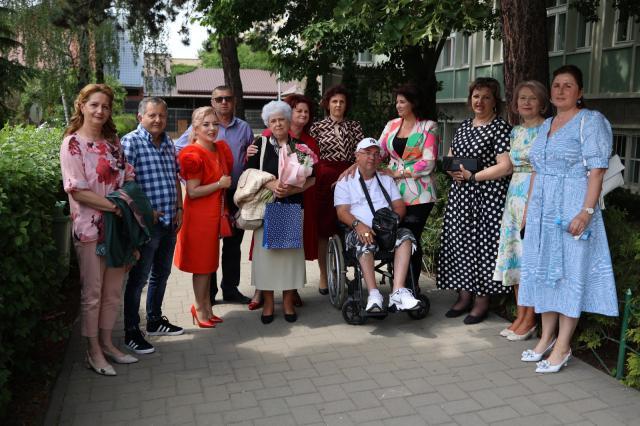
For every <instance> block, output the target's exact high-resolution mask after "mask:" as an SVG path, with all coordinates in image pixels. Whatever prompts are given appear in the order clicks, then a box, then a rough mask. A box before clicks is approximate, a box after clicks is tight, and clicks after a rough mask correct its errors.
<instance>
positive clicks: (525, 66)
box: [500, 0, 549, 124]
mask: <svg viewBox="0 0 640 426" xmlns="http://www.w3.org/2000/svg"><path fill="white" fill-rule="evenodd" d="M500 8H501V10H502V50H503V57H504V94H505V99H506V101H507V105H510V104H511V100H512V97H513V90H514V89H515V86H516V85H517V84H518V83H520V82H521V81H525V80H538V81H539V82H541V83H542V84H544V85H545V86H547V87H549V54H548V53H547V52H548V51H549V50H548V48H547V37H546V34H547V32H546V31H545V24H546V18H547V8H546V1H545V0H500ZM508 116H509V121H510V122H511V123H513V124H515V123H518V116H517V114H515V113H514V112H513V111H511V109H510V108H508Z"/></svg>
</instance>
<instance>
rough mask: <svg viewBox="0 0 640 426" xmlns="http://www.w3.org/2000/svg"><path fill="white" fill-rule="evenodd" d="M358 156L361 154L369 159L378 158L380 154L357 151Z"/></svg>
mask: <svg viewBox="0 0 640 426" xmlns="http://www.w3.org/2000/svg"><path fill="white" fill-rule="evenodd" d="M358 154H362V155H365V156H367V157H369V158H380V153H379V152H376V151H374V152H369V151H358Z"/></svg>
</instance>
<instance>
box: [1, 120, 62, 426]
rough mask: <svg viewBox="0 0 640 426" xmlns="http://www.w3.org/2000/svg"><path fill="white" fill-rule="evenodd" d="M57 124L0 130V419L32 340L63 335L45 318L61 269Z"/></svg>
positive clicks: (26, 367)
mask: <svg viewBox="0 0 640 426" xmlns="http://www.w3.org/2000/svg"><path fill="white" fill-rule="evenodd" d="M61 140H62V130H61V129H50V128H42V129H36V128H34V127H22V126H17V127H9V126H7V127H5V128H3V129H2V130H0V217H1V218H2V220H0V235H1V237H0V253H2V256H0V277H2V280H3V283H2V285H1V286H0V347H2V350H1V351H0V418H2V414H3V412H4V411H5V410H6V407H7V402H8V401H9V399H10V397H11V395H9V391H8V386H7V384H8V382H9V380H10V379H11V375H12V374H13V373H14V372H16V371H17V370H21V371H33V370H34V369H35V368H36V367H37V364H35V363H33V362H32V361H30V359H32V357H31V356H30V350H31V349H32V348H33V346H34V342H37V341H39V340H41V339H44V338H46V339H52V338H54V339H55V338H56V337H58V336H60V335H61V330H60V329H59V328H57V326H56V324H57V323H56V322H55V321H43V320H42V318H43V316H44V315H45V314H47V309H51V308H50V306H52V305H53V304H54V303H55V302H56V301H57V300H58V298H59V294H60V288H61V282H62V280H61V272H60V271H61V270H62V268H60V267H59V266H60V264H59V260H58V255H57V252H56V248H55V243H54V241H53V237H52V219H53V218H52V216H53V211H54V205H55V203H56V200H58V199H63V198H66V197H64V194H63V193H62V191H61V185H60V165H59V159H58V157H59V154H58V152H59V147H60V143H61Z"/></svg>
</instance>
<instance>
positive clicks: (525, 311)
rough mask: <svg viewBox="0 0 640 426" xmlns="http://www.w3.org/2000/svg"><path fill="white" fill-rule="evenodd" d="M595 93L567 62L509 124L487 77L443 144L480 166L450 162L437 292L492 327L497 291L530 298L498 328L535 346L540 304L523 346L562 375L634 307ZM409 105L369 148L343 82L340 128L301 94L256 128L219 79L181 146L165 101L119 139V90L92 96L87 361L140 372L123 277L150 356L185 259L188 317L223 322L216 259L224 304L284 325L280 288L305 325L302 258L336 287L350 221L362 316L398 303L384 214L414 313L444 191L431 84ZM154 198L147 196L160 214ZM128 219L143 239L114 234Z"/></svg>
mask: <svg viewBox="0 0 640 426" xmlns="http://www.w3.org/2000/svg"><path fill="white" fill-rule="evenodd" d="M582 87H583V84H582V74H581V72H580V70H579V69H578V68H577V67H575V66H571V65H567V66H563V67H561V68H560V69H558V70H556V71H555V72H554V77H553V82H552V86H551V104H552V105H553V107H554V109H555V115H553V116H552V117H551V118H548V119H545V116H546V115H547V112H548V110H549V109H550V105H549V97H548V95H547V91H546V89H545V87H544V86H543V85H542V84H540V83H539V82H536V81H526V82H522V83H520V84H519V85H518V86H517V87H516V89H515V91H514V96H513V102H512V105H510V107H511V108H512V110H513V111H514V112H516V113H517V114H518V115H519V117H520V123H518V124H517V125H516V126H515V127H513V128H512V127H511V126H510V125H509V124H508V123H507V122H506V121H505V120H504V119H502V118H501V117H500V113H501V100H500V99H501V97H500V85H499V83H498V82H497V81H496V80H494V79H492V78H478V79H476V80H475V81H474V82H472V84H471V85H470V89H469V95H468V106H469V108H470V109H471V111H472V112H473V118H471V119H468V120H465V121H464V122H463V123H462V124H461V126H460V127H459V129H458V130H457V131H456V133H455V135H454V138H453V142H452V144H451V148H450V149H449V152H448V153H447V155H448V156H449V157H453V158H457V159H474V160H475V164H476V165H477V167H475V168H474V169H473V170H468V169H466V168H465V167H464V165H461V166H460V167H459V169H452V170H448V171H447V173H448V174H449V175H450V176H451V178H452V180H451V185H450V188H449V198H448V203H447V206H446V211H445V217H444V225H443V229H442V238H441V249H440V254H439V264H438V276H437V286H438V288H440V289H452V290H456V291H457V292H458V298H457V300H456V302H455V303H454V304H453V305H452V306H451V308H450V309H449V310H448V311H447V313H446V316H447V317H450V318H454V317H458V316H461V315H463V314H467V315H466V317H465V318H464V323H465V324H475V323H478V322H481V321H483V320H484V318H485V317H486V316H487V312H488V309H489V301H490V296H491V295H493V294H503V293H508V292H510V291H511V289H512V288H513V289H515V293H516V298H517V301H518V309H517V318H516V320H515V321H514V322H513V323H512V324H511V325H510V326H509V327H507V328H505V329H504V330H502V332H501V335H503V336H504V337H506V338H507V339H509V340H524V339H527V338H529V337H531V336H532V335H533V334H534V333H535V332H536V318H535V313H542V337H541V338H540V340H539V342H538V344H537V345H536V346H535V347H534V348H533V349H530V350H527V351H525V352H524V353H523V354H522V361H536V362H538V365H537V369H536V371H539V372H556V371H559V370H560V368H561V367H562V366H563V365H566V363H567V361H568V359H569V358H570V356H571V350H570V341H571V337H572V334H573V331H574V330H575V327H576V325H577V321H578V318H579V316H580V314H581V312H584V311H587V312H596V313H600V314H604V315H617V313H618V310H617V300H616V292H615V283H614V279H613V272H612V267H611V260H610V255H609V251H608V245H607V240H606V235H605V231H604V225H603V221H602V214H601V212H600V209H599V206H598V205H597V200H598V196H599V193H600V189H601V185H602V177H603V175H604V172H605V169H606V168H607V165H608V158H609V154H610V151H611V144H612V137H611V127H610V125H609V123H608V121H607V120H606V119H605V118H604V117H603V116H602V115H601V114H600V113H598V112H596V111H591V110H587V109H586V108H584V99H583V97H582ZM393 98H394V100H395V106H396V111H397V113H398V117H397V118H395V119H393V120H391V121H389V122H388V123H387V124H386V126H385V127H384V129H383V130H382V133H381V135H380V137H379V138H378V139H373V138H365V135H364V134H363V131H362V127H361V125H360V124H359V123H358V122H357V121H354V120H349V119H347V114H348V111H349V107H350V102H349V101H350V99H349V95H348V93H347V91H346V89H345V88H344V86H335V87H332V88H330V89H329V90H327V91H326V92H325V94H324V96H323V98H322V102H321V107H322V108H323V109H324V111H325V113H326V118H324V119H322V120H320V121H317V122H312V118H313V116H314V104H313V102H312V101H311V100H310V99H308V98H306V97H304V96H302V95H292V96H289V97H287V98H286V101H272V102H270V103H268V104H267V105H265V106H264V108H263V111H262V119H263V121H264V123H265V126H266V127H267V129H266V130H265V131H264V132H263V133H262V134H261V135H259V136H257V137H254V136H253V133H252V131H251V128H250V126H249V125H248V124H247V123H246V122H245V121H243V120H241V119H239V118H237V117H235V116H234V94H233V92H232V91H231V89H230V88H229V87H226V86H220V87H217V88H215V89H214V91H213V93H212V99H211V106H210V107H209V106H207V107H201V108H198V109H196V110H195V111H194V112H193V116H192V123H191V126H190V127H189V129H188V130H187V131H186V132H185V133H184V134H183V135H182V136H181V137H180V138H179V139H178V140H177V141H176V143H175V144H174V143H173V142H172V141H171V138H170V137H169V136H168V135H167V133H166V131H165V130H166V125H167V105H166V103H165V102H164V101H163V100H162V99H160V98H145V99H143V100H142V101H141V103H140V105H139V110H138V120H139V122H140V124H139V126H138V128H137V129H136V130H134V131H133V132H131V133H129V134H127V135H125V136H123V137H122V139H121V140H120V139H118V136H117V135H116V131H115V126H114V124H113V121H112V118H111V108H112V103H113V92H112V91H111V89H110V88H109V87H108V86H105V85H100V84H91V85H88V86H86V87H85V88H84V89H83V90H82V91H81V92H80V94H79V95H78V97H77V99H76V101H75V104H74V105H75V112H74V115H73V118H72V120H71V123H70V125H69V127H68V128H67V130H66V132H65V138H64V140H63V143H62V146H61V150H60V158H61V168H62V175H63V183H64V189H65V191H66V192H67V193H68V194H69V200H70V206H71V215H72V219H73V240H74V244H75V247H76V253H77V257H78V261H79V266H80V275H81V281H82V296H81V305H82V335H83V336H85V337H86V338H87V341H88V350H87V353H86V361H87V365H88V367H90V368H92V369H93V370H94V371H96V372H97V373H99V374H103V375H115V374H116V372H115V369H114V368H113V366H112V365H111V364H110V363H109V361H112V362H115V363H133V362H137V361H138V359H137V358H136V357H134V356H132V355H129V354H125V353H123V352H121V351H120V350H118V349H117V347H116V346H115V345H114V344H113V341H112V330H113V327H114V325H115V321H116V317H117V313H118V309H119V305H120V301H121V289H122V282H123V280H124V279H125V274H126V271H127V270H128V272H129V273H128V277H126V285H125V286H124V289H125V290H124V324H125V344H126V346H127V347H128V348H129V349H130V350H132V351H134V352H135V353H137V354H146V353H151V352H153V351H154V347H153V345H151V343H149V342H148V341H147V340H146V339H145V337H144V333H143V332H142V331H141V330H140V317H139V314H138V311H139V305H140V299H141V293H142V289H143V287H144V285H145V284H146V283H148V291H147V302H146V314H147V318H146V319H147V321H146V331H147V334H149V335H179V334H182V333H183V332H184V330H183V328H181V327H179V326H177V325H174V324H172V323H171V322H169V320H168V319H167V317H165V316H163V315H162V309H161V308H162V301H163V298H164V293H165V289H166V285H167V279H168V277H169V274H170V271H171V265H172V263H175V265H176V266H177V267H178V268H179V269H180V270H182V271H185V272H189V273H192V274H193V292H194V303H193V305H192V306H191V309H190V310H191V314H192V317H193V321H194V324H197V325H198V326H199V327H201V328H213V327H216V325H218V324H220V323H222V322H223V319H222V318H219V317H218V316H216V315H215V314H214V312H213V306H214V305H215V303H216V300H215V297H216V294H217V292H218V286H217V280H216V271H217V269H218V266H219V264H221V266H222V279H221V283H220V289H221V290H222V296H223V300H224V301H226V302H232V303H233V302H235V303H243V304H248V308H249V309H250V310H255V309H259V308H262V313H261V321H262V323H263V324H269V323H271V322H272V321H273V320H274V318H275V316H276V315H275V313H274V310H275V292H276V291H277V292H280V291H282V310H283V317H284V319H285V320H286V321H289V322H294V321H296V320H297V312H296V308H297V307H300V306H302V305H303V301H302V299H301V297H300V295H299V294H298V290H299V289H301V288H303V287H304V285H305V284H306V273H305V260H317V261H318V266H319V269H320V282H319V292H320V293H321V294H323V295H326V294H328V289H327V272H326V264H325V259H326V256H325V253H326V250H327V242H328V238H329V237H331V236H332V235H334V234H336V233H337V232H338V224H339V223H340V222H341V223H343V224H344V225H345V226H346V227H347V228H348V232H347V234H346V236H345V242H346V246H347V248H349V249H354V250H355V253H356V256H357V258H358V261H359V263H360V265H361V268H362V272H363V278H364V280H365V282H366V285H367V287H368V289H369V291H368V299H367V305H366V310H367V311H369V312H372V313H373V312H380V311H383V310H384V309H386V308H385V303H384V300H383V298H382V295H381V293H380V292H379V291H378V289H377V287H376V283H375V276H374V270H373V255H374V254H375V252H376V251H377V250H378V243H377V240H376V234H375V231H374V229H373V227H372V226H373V224H372V222H373V218H374V215H375V214H376V212H377V211H378V210H379V209H381V208H384V207H388V208H389V209H390V210H391V211H392V212H393V213H395V215H397V216H396V217H397V218H398V221H399V223H398V229H397V235H396V239H395V244H394V245H393V247H392V248H391V250H392V251H394V279H393V289H392V293H391V295H390V297H389V302H388V304H387V305H388V307H389V308H394V309H400V310H412V309H417V308H418V307H419V304H420V301H419V300H418V299H417V298H416V296H417V295H416V294H414V293H413V292H412V291H410V290H409V288H407V287H409V286H407V285H406V283H405V281H406V280H407V277H408V276H409V275H412V276H414V277H418V276H419V274H420V270H421V258H422V250H421V244H420V241H421V234H422V232H423V229H424V227H425V223H426V221H427V218H428V216H429V214H430V212H431V210H432V208H433V206H434V203H435V201H436V199H437V198H436V197H437V195H436V185H435V169H436V160H437V152H438V136H437V124H436V120H435V117H430V116H429V114H428V113H426V112H425V111H426V108H424V106H423V105H422V104H421V101H420V99H421V96H420V94H419V88H418V87H416V86H414V85H412V84H405V85H402V86H400V87H398V88H397V89H396V90H395V91H394V94H393ZM467 164H469V163H467ZM183 188H184V191H185V192H186V194H184V196H183ZM138 192H142V193H144V195H146V198H145V200H146V203H147V204H148V205H149V206H148V207H149V208H150V209H152V211H153V215H152V218H153V221H152V223H150V222H149V220H148V215H147V216H145V215H144V214H143V213H144V210H145V208H144V207H145V200H141V199H139V198H140V197H138V196H137V194H138ZM114 194H115V195H114ZM114 200H116V201H118V202H114ZM120 200H124V202H120ZM243 212H248V213H249V214H254V215H255V214H256V212H258V216H257V217H259V221H258V222H260V224H262V225H263V226H260V224H258V225H254V226H252V227H249V226H241V225H240V220H238V222H235V221H233V220H232V218H234V217H243V216H242V214H241V213H243ZM283 212H286V213H283ZM118 221H124V222H125V223H126V229H127V230H129V231H131V230H135V235H137V236H138V237H137V238H131V236H130V235H124V237H123V233H117V232H114V231H113V223H114V222H118ZM254 222H255V221H254ZM105 224H106V225H105ZM525 224H526V227H525ZM242 228H246V229H252V230H253V235H252V241H251V252H250V256H251V259H252V266H251V284H252V285H253V286H254V287H255V293H254V294H253V297H252V298H249V297H246V296H245V295H243V294H242V293H241V292H240V291H239V290H238V285H239V281H240V260H241V255H242V254H241V251H240V245H241V242H242V239H243V236H244V230H243V229H242ZM131 232H133V231H131ZM131 232H130V233H131ZM124 234H127V233H126V232H125V233H124ZM283 235H285V236H286V238H285V237H282V236H283ZM123 238H124V239H125V240H126V241H119V240H118V239H120V240H122V239H123ZM114 240H115V241H114ZM105 241H106V242H107V244H106V246H107V256H105V255H104V254H105V253H104V246H105ZM221 241H222V243H221ZM220 245H222V248H221V249H220ZM113 247H117V248H118V249H119V250H121V251H122V250H124V251H127V253H125V254H126V255H125V256H120V257H119V258H118V259H120V258H122V259H123V260H120V261H118V262H115V261H113V259H114V258H116V257H114V256H109V250H113ZM276 247H277V248H276ZM220 251H221V255H220ZM129 252H130V253H129ZM174 253H175V255H174ZM409 268H411V272H412V273H411V274H409V273H408V272H409ZM416 281H417V280H416ZM416 286H417V283H416ZM410 288H411V287H410ZM416 289H417V287H416ZM547 355H548V358H547V359H545V360H543V358H544V357H545V356H547Z"/></svg>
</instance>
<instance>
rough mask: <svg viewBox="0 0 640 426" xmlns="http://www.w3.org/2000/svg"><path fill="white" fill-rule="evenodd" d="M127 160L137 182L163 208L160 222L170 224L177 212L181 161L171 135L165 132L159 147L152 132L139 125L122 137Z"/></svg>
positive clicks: (155, 204) (160, 208)
mask: <svg viewBox="0 0 640 426" xmlns="http://www.w3.org/2000/svg"><path fill="white" fill-rule="evenodd" d="M120 142H121V143H122V146H123V147H124V154H125V157H126V159H127V162H128V163H130V164H131V165H132V166H133V168H134V170H135V172H136V182H138V185H140V186H141V187H142V190H143V191H144V193H145V194H146V195H147V197H149V201H151V205H152V206H153V209H154V210H157V211H159V212H163V213H164V216H162V217H160V218H159V221H160V223H162V224H163V225H165V226H169V225H171V224H172V223H173V219H174V218H175V216H176V198H177V191H176V179H177V177H178V171H179V170H178V162H177V159H176V149H175V147H174V146H173V142H172V141H171V138H170V137H169V136H168V135H167V134H166V133H164V134H163V135H162V142H161V143H160V147H159V148H158V147H156V146H155V145H154V143H153V138H152V136H151V134H150V133H149V132H148V131H147V130H146V129H145V128H144V127H142V124H139V125H138V128H137V129H136V130H134V131H133V132H131V133H127V134H126V135H124V136H123V137H122V139H121V140H120Z"/></svg>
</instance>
